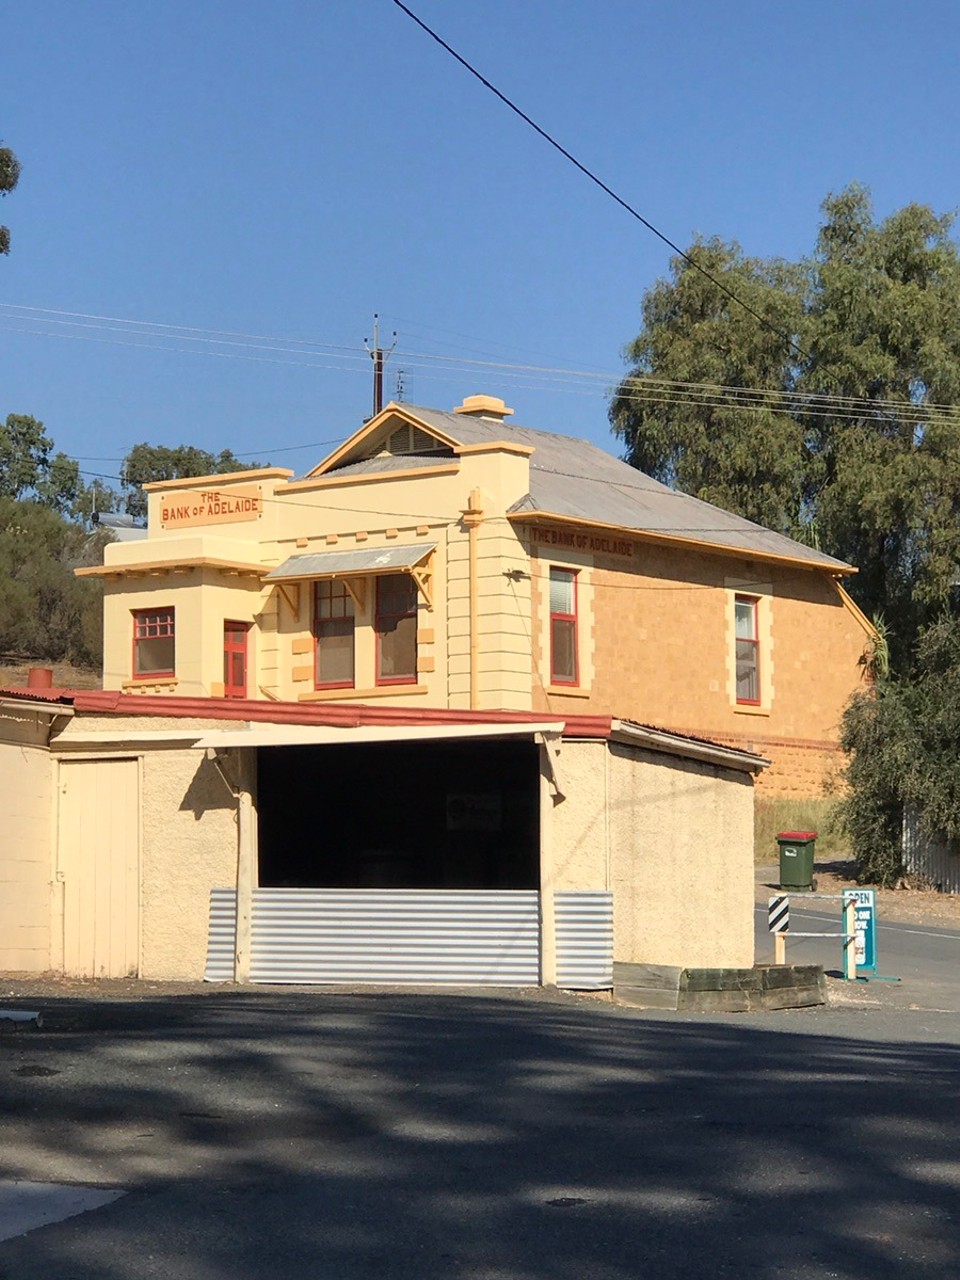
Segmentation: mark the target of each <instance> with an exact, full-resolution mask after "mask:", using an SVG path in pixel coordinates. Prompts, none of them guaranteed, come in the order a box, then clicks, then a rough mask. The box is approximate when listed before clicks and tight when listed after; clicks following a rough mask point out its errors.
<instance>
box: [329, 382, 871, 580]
mask: <svg viewBox="0 0 960 1280" xmlns="http://www.w3.org/2000/svg"><path fill="white" fill-rule="evenodd" d="M387 407H388V408H389V407H390V406H387ZM397 407H398V408H402V409H403V410H404V412H405V413H408V414H410V415H411V416H412V417H414V418H416V419H417V420H418V421H419V422H422V423H423V425H424V426H425V427H427V428H428V429H429V428H433V429H434V430H436V431H439V432H441V433H442V434H443V435H444V436H446V437H448V438H450V439H452V440H455V441H456V442H457V444H460V445H470V444H485V443H489V442H493V441H498V440H504V441H509V442H512V443H514V444H519V445H525V446H527V447H528V448H530V449H532V450H533V454H532V456H531V458H530V492H529V493H527V494H525V495H524V496H523V497H522V498H521V499H520V500H519V501H518V502H516V503H514V505H513V507H511V509H510V510H511V514H514V515H518V516H520V515H536V514H541V515H543V516H544V517H546V516H551V515H553V516H560V517H564V516H566V517H568V518H573V519H577V520H584V521H587V522H589V523H591V524H601V525H613V526H615V527H617V528H621V529H632V530H635V531H636V532H638V533H652V534H662V535H664V536H668V537H671V538H678V539H684V538H685V539H689V540H690V541H691V542H696V543H700V544H703V543H707V544H713V545H714V546H717V547H725V548H730V549H735V550H738V551H745V552H747V553H753V554H754V555H759V556H776V557H786V558H788V559H790V560H795V561H806V562H807V563H808V564H809V565H810V566H811V567H819V568H823V569H832V570H835V571H844V570H846V571H849V569H850V566H849V565H847V564H846V563H845V562H844V561H843V560H837V559H835V558H834V557H833V556H828V555H825V554H824V553H823V552H822V551H817V550H815V549H814V548H813V547H807V546H805V545H804V544H803V543H802V542H796V541H794V539H793V538H787V537H785V536H784V535H783V534H780V533H775V532H774V531H773V530H772V529H765V528H764V527H763V526H762V525H759V524H754V523H753V521H751V520H745V519H744V518H743V517H742V516H738V515H734V514H733V513H732V512H730V511H724V510H723V509H722V508H720V507H715V506H713V505H712V504H711V503H709V502H701V501H700V499H699V498H692V497H690V495H689V494H685V493H680V492H679V491H678V490H676V489H671V488H670V487H669V485H665V484H661V483H660V481H659V480H654V479H653V477H652V476H648V475H645V474H644V473H643V472H642V471H638V470H637V469H636V468H635V467H631V466H630V465H629V464H628V463H626V462H623V461H622V460H621V459H620V458H615V457H614V456H613V455H612V454H609V453H607V452H606V451H605V450H604V449H600V448H598V446H597V445H595V444H590V442H589V441H587V440H578V439H575V438H574V437H572V436H562V435H554V434H552V433H551V432H549V431H535V430H533V429H532V428H530V427H520V426H514V425H513V424H512V423H510V422H505V421H504V422H501V421H500V420H499V419H495V418H483V417H477V416H475V415H473V414H466V413H448V412H445V411H443V410H441V409H428V408H425V407H423V406H421V405H413V404H404V405H402V406H397ZM348 456H349V455H348ZM443 457H444V455H443V454H432V455H431V454H420V455H409V454H407V455H399V456H396V457H393V458H386V457H374V458H368V459H365V460H354V461H351V462H348V463H347V464H346V465H345V466H342V467H339V468H337V469H336V472H335V474H337V475H342V474H349V473H351V472H354V473H363V472H364V471H397V470H404V469H406V468H408V467H422V466H424V465H426V464H427V463H428V461H429V460H435V461H437V462H439V461H440V459H442V458H443ZM328 474H334V473H333V472H329V473H328Z"/></svg>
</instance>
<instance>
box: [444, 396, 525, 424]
mask: <svg viewBox="0 0 960 1280" xmlns="http://www.w3.org/2000/svg"><path fill="white" fill-rule="evenodd" d="M453 412H454V413H467V414H470V415H472V416H473V417H474V418H493V419H494V421H495V422H502V421H503V420H504V418H506V417H509V415H510V414H511V413H513V410H512V409H508V408H507V406H506V405H505V404H504V402H503V401H502V400H501V399H500V397H499V396H467V397H466V399H465V400H464V402H463V404H458V405H457V407H456V408H455V409H454V411H453Z"/></svg>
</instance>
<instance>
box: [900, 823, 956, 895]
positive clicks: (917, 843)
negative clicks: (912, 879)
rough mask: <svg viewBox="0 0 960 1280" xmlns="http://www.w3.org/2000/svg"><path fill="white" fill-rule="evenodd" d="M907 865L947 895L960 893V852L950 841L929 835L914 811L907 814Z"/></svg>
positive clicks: (904, 824)
mask: <svg viewBox="0 0 960 1280" xmlns="http://www.w3.org/2000/svg"><path fill="white" fill-rule="evenodd" d="M903 865H904V866H905V867H906V869H907V871H909V872H910V873H911V874H912V875H915V876H917V875H922V876H924V877H925V878H926V879H927V880H929V881H930V883H931V884H932V885H935V886H936V887H937V888H938V889H940V890H941V892H943V893H960V850H958V849H957V847H956V845H952V844H951V843H950V841H948V840H945V839H943V838H937V837H935V836H928V835H925V834H924V833H923V831H921V829H920V822H919V818H918V815H917V813H916V811H915V810H912V809H905V810H904V813H903Z"/></svg>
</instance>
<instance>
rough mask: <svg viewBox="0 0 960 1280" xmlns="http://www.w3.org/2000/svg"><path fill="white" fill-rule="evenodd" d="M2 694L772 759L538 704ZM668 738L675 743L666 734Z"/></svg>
mask: <svg viewBox="0 0 960 1280" xmlns="http://www.w3.org/2000/svg"><path fill="white" fill-rule="evenodd" d="M4 698H11V699H23V700H24V701H34V700H39V701H43V702H48V703H59V704H62V705H64V706H70V707H72V708H73V709H74V710H75V711H80V712H87V713H89V714H92V715H93V714H101V715H102V714H106V715H118V716H123V715H127V716H155V717H157V718H166V719H173V720H185V719H190V720H236V721H246V722H247V723H248V724H289V725H317V726H326V727H330V728H340V729H350V728H365V727H371V728H372V727H378V726H382V727H390V726H393V727H398V726H418V725H423V726H427V725H519V726H524V725H530V726H542V725H543V724H548V723H549V724H555V725H557V726H558V728H559V727H561V726H562V730H563V736H564V737H565V738H579V739H583V738H596V739H601V740H605V739H608V738H611V737H615V736H617V734H618V733H620V732H621V731H622V730H623V729H627V730H628V731H629V729H630V728H636V729H638V730H642V731H644V732H646V733H648V734H650V735H651V737H650V739H649V740H648V742H647V744H646V745H647V746H649V747H650V748H651V749H652V750H656V749H657V742H656V738H657V737H659V738H660V739H663V740H664V741H663V742H661V744H660V745H661V747H664V748H665V747H667V746H668V745H669V747H670V754H673V755H683V754H685V752H684V751H683V745H684V744H685V743H686V744H688V745H689V748H690V750H689V752H687V753H686V754H689V755H690V757H691V758H694V759H698V758H702V757H703V754H704V753H703V748H712V749H714V750H716V751H717V752H722V753H723V754H724V757H725V758H726V759H727V760H728V762H729V763H731V764H734V765H735V760H736V759H739V760H740V761H741V764H740V766H739V767H741V768H746V769H750V770H751V771H755V770H756V767H757V765H758V763H759V764H760V766H761V767H762V766H763V765H764V764H766V763H767V762H766V761H765V760H763V758H762V757H760V756H757V755H756V754H755V753H754V752H751V751H742V750H740V749H739V748H736V747H729V746H726V745H724V744H721V743H717V742H712V741H711V740H710V739H708V738H698V737H694V736H692V735H691V734H683V733H674V732H673V731H672V730H669V729H662V728H658V727H657V726H655V725H644V724H640V723H638V722H637V721H629V720H620V719H618V718H617V717H615V716H607V715H557V714H555V713H549V712H534V711H467V710H451V709H449V708H446V707H394V706H373V705H367V704H365V703H347V702H269V701H266V700H265V699H253V698H204V697H193V698H188V697H178V696H177V695H175V694H139V693H121V692H119V691H117V690H113V689H74V690H70V689H46V690H36V691H34V690H32V689H25V688H22V687H18V688H14V689H0V700H2V699H4ZM667 739H669V744H668V743H667V742H666V741H665V740H667Z"/></svg>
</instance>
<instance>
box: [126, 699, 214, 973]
mask: <svg viewBox="0 0 960 1280" xmlns="http://www.w3.org/2000/svg"><path fill="white" fill-rule="evenodd" d="M156 723H157V722H156V721H154V724H155V725H156ZM161 723H162V722H161ZM227 768H228V769H229V765H228V766H227ZM141 865H142V879H141V895H142V897H141V954H142V968H141V974H140V976H141V977H143V978H152V979H163V980H171V981H173V980H177V981H179V980H185V981H197V980H199V979H201V978H202V977H203V971H204V967H205V964H206V954H207V932H208V926H209V909H210V890H211V889H212V888H214V887H229V886H232V885H235V884H236V879H237V801H236V800H235V799H234V797H233V796H232V795H231V793H230V792H229V791H228V790H227V787H226V786H225V784H224V782H223V779H222V778H221V777H220V775H219V773H218V772H217V769H216V767H215V766H214V765H213V764H212V763H211V762H210V761H208V760H207V759H206V757H205V755H204V753H203V752H201V751H193V750H187V751H184V750H176V749H174V750H163V749H160V748H152V749H151V750H149V751H147V752H145V754H144V758H143V853H142V863H141Z"/></svg>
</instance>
